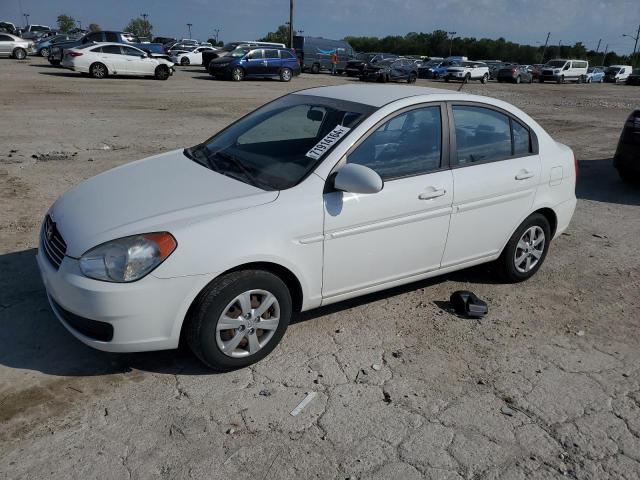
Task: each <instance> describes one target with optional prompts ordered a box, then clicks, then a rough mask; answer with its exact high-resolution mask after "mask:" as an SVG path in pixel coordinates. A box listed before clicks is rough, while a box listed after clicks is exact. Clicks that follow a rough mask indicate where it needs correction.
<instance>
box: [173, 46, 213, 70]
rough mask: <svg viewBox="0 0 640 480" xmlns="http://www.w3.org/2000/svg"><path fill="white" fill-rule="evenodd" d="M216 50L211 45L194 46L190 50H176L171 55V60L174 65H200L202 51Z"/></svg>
mask: <svg viewBox="0 0 640 480" xmlns="http://www.w3.org/2000/svg"><path fill="white" fill-rule="evenodd" d="M207 50H216V49H215V48H213V47H196V48H194V49H193V50H192V51H190V52H186V51H180V50H179V51H178V52H176V53H175V54H173V55H172V57H171V60H172V61H173V63H175V64H176V65H182V66H186V65H192V64H193V65H202V52H204V51H207Z"/></svg>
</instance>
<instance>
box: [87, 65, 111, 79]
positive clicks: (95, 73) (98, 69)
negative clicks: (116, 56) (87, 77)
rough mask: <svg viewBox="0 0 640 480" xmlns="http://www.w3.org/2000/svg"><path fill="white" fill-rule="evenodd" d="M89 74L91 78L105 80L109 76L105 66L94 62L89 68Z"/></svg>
mask: <svg viewBox="0 0 640 480" xmlns="http://www.w3.org/2000/svg"><path fill="white" fill-rule="evenodd" d="M89 73H91V76H92V77H93V78H105V77H106V76H107V75H108V74H109V71H108V70H107V67H106V66H105V65H103V64H102V63H99V62H96V63H93V64H91V66H90V67H89Z"/></svg>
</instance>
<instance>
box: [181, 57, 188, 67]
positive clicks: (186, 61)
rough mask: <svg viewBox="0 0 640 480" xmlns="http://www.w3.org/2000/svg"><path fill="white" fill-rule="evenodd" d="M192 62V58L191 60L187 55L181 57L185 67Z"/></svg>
mask: <svg viewBox="0 0 640 480" xmlns="http://www.w3.org/2000/svg"><path fill="white" fill-rule="evenodd" d="M190 64H191V60H189V59H188V58H187V57H182V58H181V59H180V65H182V66H183V67H186V66H187V65H190Z"/></svg>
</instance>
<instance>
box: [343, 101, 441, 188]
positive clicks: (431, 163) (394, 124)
mask: <svg viewBox="0 0 640 480" xmlns="http://www.w3.org/2000/svg"><path fill="white" fill-rule="evenodd" d="M441 151H442V127H441V120H440V107H438V106H434V107H424V108H418V109H415V110H410V111H408V112H405V113H402V114H400V115H397V116H396V117H394V118H392V119H391V120H389V121H387V122H385V123H384V124H383V125H381V126H380V127H379V128H377V129H376V130H375V131H374V132H373V133H371V134H370V135H369V136H368V137H367V138H366V139H365V140H364V141H363V142H362V143H361V144H360V145H358V147H357V148H356V149H355V150H354V151H353V152H351V153H350V154H349V156H348V157H347V163H357V164H359V165H364V166H366V167H369V168H371V169H372V170H374V171H375V172H377V173H378V175H380V177H382V179H383V180H385V181H388V180H393V179H395V178H401V177H407V176H412V175H421V174H425V173H428V172H431V171H433V170H438V169H439V168H440V165H441Z"/></svg>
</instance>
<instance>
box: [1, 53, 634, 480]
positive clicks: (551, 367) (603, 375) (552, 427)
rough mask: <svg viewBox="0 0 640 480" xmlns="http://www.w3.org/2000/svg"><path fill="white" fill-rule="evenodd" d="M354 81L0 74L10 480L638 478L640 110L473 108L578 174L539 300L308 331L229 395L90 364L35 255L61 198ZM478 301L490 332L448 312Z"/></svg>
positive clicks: (356, 314) (24, 68) (98, 357)
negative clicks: (634, 127) (518, 120)
mask: <svg viewBox="0 0 640 480" xmlns="http://www.w3.org/2000/svg"><path fill="white" fill-rule="evenodd" d="M347 81H350V80H349V79H346V78H332V77H329V76H327V75H316V76H313V75H303V76H302V77H300V78H298V79H294V81H292V82H291V83H290V84H283V83H279V82H275V81H247V82H243V83H242V84H236V83H231V82H217V81H213V80H210V79H209V78H208V76H207V75H205V74H204V73H203V72H201V71H199V69H197V68H195V67H190V68H185V69H181V70H179V71H178V72H177V73H176V74H175V75H174V77H173V78H171V79H169V80H168V81H167V82H157V81H154V80H145V79H121V78H113V79H106V80H102V81H97V80H93V79H88V78H84V77H80V76H78V75H75V74H73V73H70V72H65V71H62V70H58V69H53V68H50V67H49V66H48V65H46V64H45V63H43V62H42V61H41V60H39V59H30V60H29V61H26V62H17V61H13V60H4V59H2V60H0V84H1V85H2V89H1V90H0V104H1V105H2V111H3V114H2V115H1V116H0V131H1V132H2V138H1V139H0V147H1V148H0V198H1V202H2V206H3V208H2V209H0V326H1V327H2V334H0V478H6V479H39V478H55V479H68V478H78V479H87V478H100V479H101V480H107V479H121V478H135V479H146V478H179V479H181V478H206V479H216V478H221V479H222V478H225V479H226V478H229V477H233V478H236V479H245V478H246V479H256V478H257V479H262V480H265V479H289V478H320V479H350V478H353V479H403V480H404V479H414V478H415V479H419V478H420V479H423V478H426V479H496V480H497V479H509V480H510V479H525V478H526V479H554V478H567V477H568V478H573V479H594V480H596V479H597V480H600V479H603V480H607V479H625V480H635V479H638V478H640V349H639V348H638V340H639V339H640V334H639V331H638V330H639V329H638V327H639V324H640V302H639V300H638V290H639V287H640V253H639V249H638V238H640V190H639V189H637V188H633V187H630V186H628V185H625V184H623V183H622V182H621V181H620V180H619V179H618V177H617V175H616V173H615V171H614V170H613V168H612V166H611V157H612V156H613V152H614V150H615V146H616V142H617V138H618V135H619V133H620V130H621V128H622V124H623V122H624V120H625V118H626V116H627V115H628V113H629V111H630V110H631V109H632V108H633V107H637V106H638V105H639V104H640V89H638V88H633V87H625V86H615V85H548V84H545V85H538V84H534V85H505V84H497V83H490V84H488V85H486V86H483V85H479V84H477V85H476V84H474V85H469V86H466V87H465V89H468V90H469V91H472V92H473V93H481V94H487V95H490V96H495V97H498V98H502V99H504V100H507V101H509V102H511V103H513V104H515V105H517V106H519V107H520V108H522V109H523V110H525V111H527V112H528V113H529V114H530V115H532V116H533V117H534V118H535V119H536V120H538V121H539V122H540V123H541V124H542V125H543V126H544V127H545V128H547V129H548V131H549V132H550V133H551V134H552V135H553V136H554V137H555V138H556V139H557V140H558V141H561V142H563V143H566V144H568V145H569V146H571V147H572V148H573V149H574V151H575V152H576V154H577V156H578V158H579V159H580V178H579V181H578V185H577V196H578V198H579V202H578V207H577V210H576V213H575V216H574V219H573V222H572V224H571V227H570V228H569V230H568V231H567V232H566V234H564V235H562V236H561V237H560V238H558V239H557V240H556V241H555V242H553V244H552V245H551V250H550V252H549V255H548V257H547V260H546V262H545V265H544V266H543V267H542V269H541V270H540V271H539V273H538V274H537V275H536V277H534V278H533V279H532V280H530V281H528V282H526V283H523V284H519V285H503V284H500V283H496V282H495V281H494V280H493V277H492V275H491V272H490V271H489V270H488V269H487V268H486V267H479V268H475V269H472V270H465V271H462V272H458V273H455V274H452V275H446V276H443V277H438V278H435V279H431V280H429V281H424V282H419V283H414V284H411V285H407V286H405V287H402V288H396V289H393V290H390V291H386V292H382V293H379V294H375V295H369V296H366V297H363V298H359V299H356V300H353V301H349V302H344V303H341V304H338V305H332V306H330V307H326V308H323V309H319V310H316V311H312V312H307V313H305V314H303V315H301V317H300V318H299V319H297V320H296V322H295V323H294V324H292V325H291V326H290V327H289V330H288V332H287V334H286V336H285V338H284V340H283V341H282V343H281V345H280V346H279V347H278V348H277V349H276V350H275V351H274V352H273V353H272V354H271V355H270V356H269V357H267V358H266V359H265V360H263V361H262V362H260V363H259V364H257V365H254V366H253V367H252V368H247V369H244V370H239V371H236V372H232V373H226V374H212V373H211V372H209V371H207V370H206V369H205V368H204V367H202V366H201V365H200V364H199V363H198V361H197V360H196V359H195V358H194V357H193V356H192V355H191V354H190V353H189V352H188V351H187V350H186V349H179V350H177V351H168V352H155V353H144V354H131V355H116V354H107V353H103V352H98V351H94V350H91V349H89V348H88V347H85V346H84V345H82V344H81V343H79V342H78V341H76V340H75V339H74V338H73V337H72V336H71V335H70V334H68V333H67V332H66V331H65V329H64V328H63V327H62V326H61V325H60V324H59V323H58V322H57V320H56V319H55V318H54V316H53V314H52V313H51V312H50V310H49V308H48V306H47V302H46V298H45V296H44V290H43V287H42V284H41V282H40V279H39V276H38V272H37V268H36V265H35V260H34V254H35V248H36V246H37V230H38V226H39V223H40V222H41V219H42V217H43V215H44V213H45V212H46V210H47V208H48V207H49V205H50V204H51V203H52V202H53V201H54V200H55V198H56V197H57V196H58V195H59V194H60V193H62V192H63V191H64V190H66V189H67V188H69V187H70V186H72V185H74V184H75V183H77V182H79V181H81V180H82V179H84V178H87V177H89V176H91V175H95V174H97V173H99V172H101V171H104V170H106V169H109V168H112V167H114V166H116V165H120V164H122V163H125V162H129V161H132V160H136V159H138V158H143V157H145V156H148V155H151V154H155V153H159V152H162V151H166V150H169V149H174V148H179V147H182V146H188V145H192V144H195V143H198V142H200V141H202V140H203V139H205V138H207V137H208V136H210V135H211V134H212V133H214V132H215V131H217V130H218V129H220V128H221V127H223V126H224V125H226V124H227V123H229V122H230V121H232V120H234V119H235V118H237V117H239V116H240V115H242V114H244V113H246V112H248V111H250V110H251V109H253V108H255V107H257V106H258V105H260V104H262V103H264V102H266V101H268V100H270V99H272V98H275V97H277V96H279V95H281V94H284V93H286V92H287V91H291V90H294V89H300V88H304V87H308V86H315V85H322V84H332V83H339V82H347ZM419 84H424V85H430V86H434V83H433V82H428V81H425V80H421V81H419ZM436 86H440V87H442V88H457V87H458V85H448V84H447V85H445V84H444V83H442V84H437V85H436ZM462 288H464V289H470V290H473V291H474V292H475V293H476V294H477V295H479V296H480V297H481V298H483V299H485V300H486V301H487V302H488V304H489V314H488V315H487V316H486V317H485V318H483V319H481V320H480V321H477V320H467V319H461V318H458V317H456V316H455V315H453V314H451V313H450V312H449V311H448V309H447V308H446V301H447V300H448V298H449V295H450V294H451V292H453V291H454V290H457V289H462ZM308 392H316V396H315V397H314V399H313V400H312V401H311V402H310V403H309V404H308V405H307V406H306V407H305V408H304V409H303V410H302V412H301V413H300V414H299V415H298V416H292V415H290V412H291V411H292V410H293V409H294V408H295V407H296V405H298V403H299V402H300V401H302V399H303V398H305V396H306V394H307V393H308Z"/></svg>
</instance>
